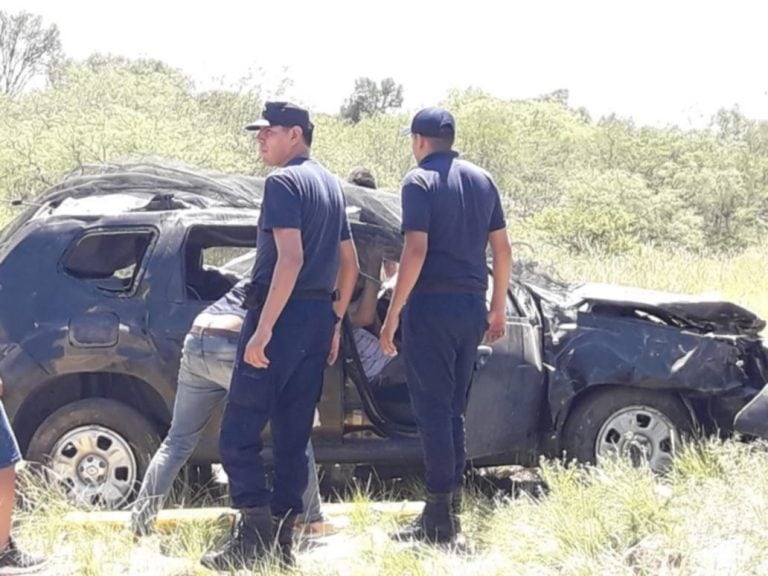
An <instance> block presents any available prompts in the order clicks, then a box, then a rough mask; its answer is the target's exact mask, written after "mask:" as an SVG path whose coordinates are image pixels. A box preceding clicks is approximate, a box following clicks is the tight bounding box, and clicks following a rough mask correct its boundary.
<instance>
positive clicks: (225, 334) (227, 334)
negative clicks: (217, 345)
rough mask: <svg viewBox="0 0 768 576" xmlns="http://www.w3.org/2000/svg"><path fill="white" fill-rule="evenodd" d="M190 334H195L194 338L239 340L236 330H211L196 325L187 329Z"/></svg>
mask: <svg viewBox="0 0 768 576" xmlns="http://www.w3.org/2000/svg"><path fill="white" fill-rule="evenodd" d="M189 333H190V334H195V335H196V336H218V337H220V338H227V339H232V338H239V337H240V332H238V331H237V330H228V329H227V328H211V327H209V326H198V325H197V324H193V325H192V328H190V329H189Z"/></svg>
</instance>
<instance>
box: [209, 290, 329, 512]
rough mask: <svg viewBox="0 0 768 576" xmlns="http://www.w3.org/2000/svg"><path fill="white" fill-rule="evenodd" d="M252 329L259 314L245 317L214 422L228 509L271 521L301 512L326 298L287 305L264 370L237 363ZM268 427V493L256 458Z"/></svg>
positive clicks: (325, 343) (324, 343) (324, 342)
mask: <svg viewBox="0 0 768 576" xmlns="http://www.w3.org/2000/svg"><path fill="white" fill-rule="evenodd" d="M257 323H258V312H253V311H251V312H249V313H248V315H247V316H246V318H245V323H244V325H243V330H242V332H241V336H240V345H239V347H238V354H237V361H236V363H235V371H234V373H233V375H232V388H231V390H230V393H229V397H228V399H227V407H226V409H225V410H224V419H223V421H222V423H221V435H220V436H219V447H220V452H221V461H222V464H223V465H224V470H226V472H227V476H228V477H229V486H230V494H231V497H232V504H233V506H234V507H235V508H240V509H242V508H252V507H257V506H267V505H270V506H271V508H272V513H273V514H274V515H275V516H285V515H286V514H289V513H301V512H302V510H303V507H304V506H303V502H302V493H303V492H304V490H305V488H306V485H307V454H306V450H305V447H306V445H307V440H308V439H309V435H310V432H311V430H312V421H313V414H314V411H315V406H316V405H317V402H318V400H319V399H320V393H321V391H322V387H323V374H324V372H325V366H326V361H327V359H328V352H329V351H330V345H331V337H332V335H333V326H334V323H335V316H334V314H333V307H332V303H331V301H330V298H329V299H328V300H327V301H325V300H301V299H291V300H289V301H288V303H287V304H286V305H285V308H284V309H283V311H282V313H281V314H280V317H279V318H278V320H277V322H276V323H275V326H274V328H273V329H272V339H271V340H270V342H269V344H268V345H267V347H266V351H265V352H266V356H267V358H269V360H270V363H269V366H268V367H267V368H254V367H253V366H251V365H249V364H247V363H246V362H245V361H244V360H243V351H244V349H245V344H246V343H247V341H248V339H249V338H250V336H251V335H252V334H253V332H254V330H255V328H256V325H257ZM267 423H269V424H270V426H271V432H272V443H273V456H274V474H273V486H274V490H270V489H269V488H268V487H267V484H266V478H265V474H264V464H263V461H262V457H261V450H262V448H263V444H262V440H261V433H262V430H264V428H265V427H266V425H267Z"/></svg>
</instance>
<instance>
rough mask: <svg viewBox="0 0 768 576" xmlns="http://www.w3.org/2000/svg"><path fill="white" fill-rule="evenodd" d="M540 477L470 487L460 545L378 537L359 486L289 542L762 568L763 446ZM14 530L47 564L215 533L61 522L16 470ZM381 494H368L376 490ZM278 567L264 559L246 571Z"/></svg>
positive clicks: (427, 554)
mask: <svg viewBox="0 0 768 576" xmlns="http://www.w3.org/2000/svg"><path fill="white" fill-rule="evenodd" d="M539 474H540V476H541V478H542V484H541V485H540V487H539V488H537V489H534V490H532V491H526V492H522V493H520V494H518V495H517V496H515V497H512V496H511V492H510V491H502V492H498V493H497V494H496V495H495V496H493V497H491V496H489V495H488V494H487V492H485V491H483V493H482V494H481V493H480V492H474V493H473V494H472V495H471V497H470V498H468V501H467V502H466V504H465V509H464V512H463V515H462V521H463V524H464V526H465V534H466V544H467V546H466V549H464V550H461V551H459V550H456V549H446V548H434V547H428V546H424V545H411V544H401V543H396V542H393V541H390V540H389V538H388V537H387V533H388V531H390V530H392V529H393V528H394V527H395V526H396V524H397V522H396V520H395V518H394V517H393V516H388V515H386V514H382V513H380V512H377V510H376V509H374V506H373V500H372V495H371V494H369V493H367V492H366V490H365V489H360V490H358V492H357V493H356V494H353V495H352V496H351V497H350V501H351V502H352V503H353V506H352V510H351V511H350V512H349V514H348V516H347V517H346V518H345V519H344V521H343V522H341V523H340V524H339V526H340V531H339V533H338V534H336V535H333V536H330V537H327V538H325V539H322V540H319V541H316V542H315V543H314V544H312V543H310V542H306V541H304V542H301V543H300V544H299V549H300V552H299V565H298V568H297V570H296V572H297V573H302V574H308V575H316V576H324V575H346V574H360V575H363V574H365V575H371V574H382V575H392V576H395V575H402V574H411V575H421V574H424V575H431V574H451V575H457V576H458V575H460V576H470V575H483V576H489V575H497V574H498V575H502V574H535V575H550V574H551V575H573V576H581V575H588V574H605V575H627V576H630V575H631V576H637V575H649V576H650V575H656V574H669V575H699V574H701V575H705V574H717V575H729V574H733V575H737V574H738V575H748V574H754V575H760V574H766V573H768V556H766V554H765V551H766V542H768V521H767V520H766V519H767V518H768V446H766V445H764V444H762V443H753V444H745V443H741V442H738V441H725V442H723V441H715V440H708V441H702V442H698V443H694V444H689V445H687V446H685V447H684V449H683V452H682V453H681V454H680V456H679V457H678V458H677V460H676V462H675V465H674V467H673V468H672V469H671V470H670V471H669V472H668V473H667V474H666V475H665V476H663V477H660V476H654V475H652V474H651V473H649V472H647V471H645V470H643V469H633V468H630V467H628V466H626V465H622V464H620V463H610V462H609V463H607V464H604V465H601V466H599V467H566V466H564V465H562V464H560V463H552V462H544V463H543V465H542V467H541V468H540V470H539ZM22 487H23V492H24V494H25V495H26V499H27V506H26V507H25V508H24V509H21V510H19V512H18V514H17V519H18V521H19V527H18V532H19V539H20V540H21V542H22V543H23V544H24V545H25V546H26V547H28V548H30V549H33V550H35V551H38V552H45V553H47V554H50V555H51V556H52V560H53V562H54V566H53V568H52V569H51V571H50V572H49V573H51V574H78V575H84V576H96V575H111V574H161V575H166V574H167V575H177V576H181V575H197V574H201V575H202V574H207V573H208V572H206V571H205V570H204V569H202V568H201V567H200V566H199V564H198V560H199V557H200V555H201V554H203V553H204V552H205V551H206V550H207V549H208V548H209V547H210V546H212V545H213V544H214V542H215V541H216V539H217V537H220V536H221V535H222V534H224V529H223V527H222V526H221V525H219V524H216V523H215V522H197V523H191V524H188V525H185V526H183V527H182V528H178V529H175V530H170V531H168V532H167V533H161V534H157V535H154V536H151V537H149V538H145V539H144V540H142V541H141V542H139V543H134V542H133V540H132V537H131V535H130V533H129V532H128V531H127V530H125V529H121V528H119V527H117V526H112V527H109V526H102V527H93V526H88V525H83V524H72V523H67V521H66V519H65V514H66V512H67V511H69V510H71V508H70V507H69V505H68V504H67V503H66V502H65V501H64V500H63V498H62V497H61V496H59V495H56V494H55V493H54V492H51V490H50V489H49V488H47V487H44V486H42V485H40V484H39V483H38V482H37V481H34V480H30V479H27V480H26V481H24V482H23V483H22ZM380 497H381V495H376V498H380ZM276 572H278V570H277V569H276V568H275V567H274V566H264V567H262V568H261V569H260V570H259V571H257V572H256V573H257V574H271V573H276Z"/></svg>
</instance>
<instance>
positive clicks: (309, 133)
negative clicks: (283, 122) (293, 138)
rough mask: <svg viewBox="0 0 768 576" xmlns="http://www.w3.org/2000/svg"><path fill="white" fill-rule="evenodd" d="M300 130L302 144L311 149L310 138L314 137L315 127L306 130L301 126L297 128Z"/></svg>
mask: <svg viewBox="0 0 768 576" xmlns="http://www.w3.org/2000/svg"><path fill="white" fill-rule="evenodd" d="M299 128H301V136H302V138H304V144H306V145H307V147H309V148H311V147H312V136H314V133H315V127H314V126H309V127H307V128H305V127H303V126H299Z"/></svg>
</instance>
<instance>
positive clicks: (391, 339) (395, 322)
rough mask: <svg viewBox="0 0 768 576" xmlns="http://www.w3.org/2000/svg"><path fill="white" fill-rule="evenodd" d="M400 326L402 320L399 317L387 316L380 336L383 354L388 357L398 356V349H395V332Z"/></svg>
mask: <svg viewBox="0 0 768 576" xmlns="http://www.w3.org/2000/svg"><path fill="white" fill-rule="evenodd" d="M399 325H400V318H399V317H398V316H391V315H387V319H386V320H384V325H383V326H382V327H381V333H380V334H379V345H380V346H381V350H382V352H384V354H386V355H387V356H395V355H397V348H396V347H395V332H397V327H398V326H399Z"/></svg>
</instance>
